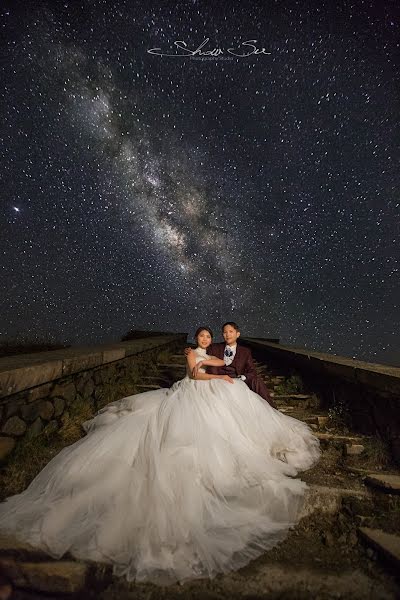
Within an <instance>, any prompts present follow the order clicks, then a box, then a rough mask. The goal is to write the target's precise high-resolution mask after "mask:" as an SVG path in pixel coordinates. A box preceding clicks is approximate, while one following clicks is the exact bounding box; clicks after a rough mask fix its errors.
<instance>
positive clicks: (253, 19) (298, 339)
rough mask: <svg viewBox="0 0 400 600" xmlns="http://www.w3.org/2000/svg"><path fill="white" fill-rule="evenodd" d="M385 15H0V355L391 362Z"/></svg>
mask: <svg viewBox="0 0 400 600" xmlns="http://www.w3.org/2000/svg"><path fill="white" fill-rule="evenodd" d="M396 4H397V3H396V2H395V1H394V0H393V1H391V2H387V1H384V0H383V1H381V2H375V1H370V2H368V1H361V0H360V1H357V0H354V1H346V2H332V1H331V2H326V1H317V0H316V1H314V2H312V1H307V0H306V1H301V2H296V1H294V0H292V1H285V0H278V1H269V0H264V1H263V2H260V1H259V2H251V1H250V2H248V1H246V2H244V1H243V2H233V1H232V2H225V1H219V2H215V1H213V2H211V1H204V2H201V1H197V0H191V1H189V0H180V1H179V2H178V3H175V2H169V1H168V0H163V1H160V2H153V1H152V0H149V1H148V2H146V3H141V2H137V1H135V0H131V1H118V2H117V1H115V2H112V1H105V0H98V1H97V0H84V1H82V0H74V1H68V0H64V1H62V2H59V1H58V0H51V1H40V0H39V1H37V2H18V1H13V2H3V3H2V6H1V8H0V19H1V21H0V31H1V59H2V60H1V64H0V68H1V81H2V85H1V89H0V95H1V114H0V117H1V119H0V131H1V134H0V142H1V146H0V175H1V180H2V181H1V187H0V190H1V197H2V198H1V200H2V201H1V213H0V219H1V240H0V273H1V275H0V277H1V280H0V283H1V288H2V290H3V293H2V298H1V301H0V302H1V322H0V334H1V335H0V342H1V341H4V340H9V339H11V338H12V339H16V338H17V339H18V338H21V339H23V338H29V339H32V340H34V339H40V340H41V339H47V340H51V341H53V342H64V343H70V344H73V345H75V344H89V343H90V344H91V343H103V342H104V343H105V342H110V341H117V340H118V339H120V337H121V336H122V335H123V334H125V333H126V332H127V331H129V330H130V329H132V328H137V329H148V330H162V331H180V332H182V331H184V332H188V333H190V334H192V333H193V332H194V331H195V329H196V328H197V326H198V325H208V326H211V327H212V328H213V329H214V330H215V333H216V338H215V339H218V338H219V337H220V336H219V330H220V325H221V323H223V322H224V321H227V320H235V321H237V322H238V323H239V324H240V327H241V331H242V335H244V336H246V335H247V336H254V337H257V336H261V337H278V338H280V341H281V343H282V344H288V345H293V346H299V347H305V348H309V349H311V350H319V351H323V352H331V353H334V354H339V355H344V356H349V357H352V356H354V357H356V358H359V359H362V360H367V361H372V362H382V363H388V364H394V365H398V366H400V342H399V339H400V338H399V331H400V310H399V300H400V297H399V296H400V285H399V257H400V251H399V238H400V235H399V229H400V225H399V224H400V219H399V217H400V214H399V213H400V204H399V203H400V198H399V183H400V169H399V139H400V136H399V108H400V107H399V85H398V81H399V44H400V36H399V12H398V8H397V6H396Z"/></svg>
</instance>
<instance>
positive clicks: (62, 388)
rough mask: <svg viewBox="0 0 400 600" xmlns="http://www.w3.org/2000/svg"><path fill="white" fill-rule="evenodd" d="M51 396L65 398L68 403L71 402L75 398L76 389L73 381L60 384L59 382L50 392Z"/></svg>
mask: <svg viewBox="0 0 400 600" xmlns="http://www.w3.org/2000/svg"><path fill="white" fill-rule="evenodd" d="M50 396H51V398H55V397H59V398H64V400H65V402H66V404H70V403H71V402H73V401H74V400H75V396H76V389H75V384H74V383H73V382H70V383H64V384H60V383H58V384H57V385H56V386H55V387H54V389H53V390H52V392H51V394H50Z"/></svg>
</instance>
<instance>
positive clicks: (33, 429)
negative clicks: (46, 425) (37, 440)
mask: <svg viewBox="0 0 400 600" xmlns="http://www.w3.org/2000/svg"><path fill="white" fill-rule="evenodd" d="M42 430H43V422H42V420H41V418H40V417H38V418H37V419H36V421H34V422H33V423H32V425H31V426H30V427H29V429H28V432H27V434H26V435H27V436H28V437H29V438H31V437H36V436H37V435H39V433H40V432H41V431H42Z"/></svg>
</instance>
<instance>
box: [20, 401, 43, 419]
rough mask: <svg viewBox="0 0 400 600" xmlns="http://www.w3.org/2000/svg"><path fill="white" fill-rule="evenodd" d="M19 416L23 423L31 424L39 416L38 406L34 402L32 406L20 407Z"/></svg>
mask: <svg viewBox="0 0 400 600" xmlns="http://www.w3.org/2000/svg"><path fill="white" fill-rule="evenodd" d="M21 416H22V418H23V419H24V421H27V422H28V423H32V422H33V421H34V420H35V419H37V417H38V416H39V404H38V403H37V402H35V403H34V404H26V405H25V406H22V407H21Z"/></svg>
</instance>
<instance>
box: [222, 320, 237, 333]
mask: <svg viewBox="0 0 400 600" xmlns="http://www.w3.org/2000/svg"><path fill="white" fill-rule="evenodd" d="M227 325H230V326H231V327H233V329H236V331H240V329H239V325H238V324H237V323H235V322H234V321H227V322H226V323H224V324H223V325H222V331H224V327H226V326H227Z"/></svg>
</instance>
